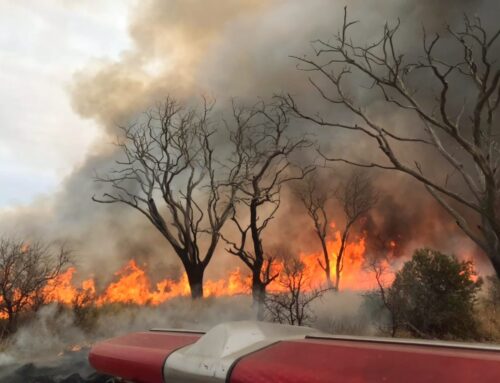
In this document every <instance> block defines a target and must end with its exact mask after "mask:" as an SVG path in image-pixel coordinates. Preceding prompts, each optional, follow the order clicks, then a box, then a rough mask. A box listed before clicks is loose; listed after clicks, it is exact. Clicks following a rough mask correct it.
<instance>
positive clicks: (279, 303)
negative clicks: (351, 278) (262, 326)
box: [265, 259, 326, 326]
mask: <svg viewBox="0 0 500 383" xmlns="http://www.w3.org/2000/svg"><path fill="white" fill-rule="evenodd" d="M304 269H305V265H304V263H303V262H301V261H300V260H298V259H291V260H287V261H286V262H285V264H284V267H283V270H282V271H281V274H280V275H279V279H278V281H279V284H280V285H281V287H283V290H282V291H281V290H280V291H279V292H275V293H269V294H267V296H266V301H265V307H266V310H267V316H268V318H269V319H270V320H271V321H273V322H278V323H287V324H291V325H297V326H302V325H304V324H306V323H308V322H310V321H311V320H313V319H314V315H313V313H312V311H311V307H310V306H311V304H312V302H314V301H315V300H316V299H318V298H320V297H321V296H322V295H323V293H324V292H325V291H326V290H318V289H314V288H312V287H311V281H310V280H309V278H308V277H307V275H306V274H305V272H304V271H305V270H304Z"/></svg>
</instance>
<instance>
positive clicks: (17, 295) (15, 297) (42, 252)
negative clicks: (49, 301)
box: [0, 239, 69, 335]
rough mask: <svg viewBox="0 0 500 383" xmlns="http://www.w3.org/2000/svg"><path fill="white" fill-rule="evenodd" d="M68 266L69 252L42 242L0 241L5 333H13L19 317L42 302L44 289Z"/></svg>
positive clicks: (0, 293) (1, 309)
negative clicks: (5, 321)
mask: <svg viewBox="0 0 500 383" xmlns="http://www.w3.org/2000/svg"><path fill="white" fill-rule="evenodd" d="M68 263H69V251H68V250H67V249H65V248H64V247H61V248H59V249H58V250H56V249H54V248H53V246H51V245H47V244H43V243H40V242H33V243H30V244H26V243H24V242H22V241H14V240H9V239H0V313H1V314H3V315H4V316H5V317H6V320H7V324H6V327H5V333H6V334H7V335H8V334H11V333H13V332H14V331H15V330H16V328H17V325H18V319H19V316H20V315H21V314H22V313H25V312H28V311H30V310H35V309H36V305H37V304H40V303H41V302H43V299H44V296H43V292H44V288H46V286H47V283H48V282H50V281H54V280H55V279H56V278H57V277H58V276H59V275H60V273H61V271H62V270H63V268H64V266H66V265H67V264H68Z"/></svg>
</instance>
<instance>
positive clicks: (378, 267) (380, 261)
mask: <svg viewBox="0 0 500 383" xmlns="http://www.w3.org/2000/svg"><path fill="white" fill-rule="evenodd" d="M384 260H385V259H384V258H375V257H372V258H370V259H369V260H368V262H367V264H366V268H367V269H368V270H370V271H372V272H373V273H374V275H375V280H376V281H377V287H378V292H377V294H378V295H379V297H380V299H381V301H382V304H383V306H384V307H385V309H386V310H387V311H388V312H389V317H390V321H391V323H390V334H391V336H392V337H395V336H396V332H397V331H398V319H397V314H396V308H395V307H393V306H392V304H391V303H390V302H389V300H388V299H387V287H386V285H385V283H384V275H386V274H387V272H388V270H387V267H386V265H385V264H384Z"/></svg>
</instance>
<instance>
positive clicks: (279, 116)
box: [225, 104, 312, 318]
mask: <svg viewBox="0 0 500 383" xmlns="http://www.w3.org/2000/svg"><path fill="white" fill-rule="evenodd" d="M233 111H234V119H235V123H236V124H235V125H236V128H235V129H234V131H233V133H232V136H231V140H232V143H233V145H234V150H235V152H236V153H237V155H236V162H237V163H240V164H241V172H240V178H239V180H238V185H237V187H238V197H237V201H238V203H239V207H240V208H239V212H237V211H236V210H234V214H233V216H232V218H231V219H232V221H233V223H234V224H235V226H236V228H237V230H238V233H239V238H238V239H236V240H231V239H228V238H225V240H226V242H227V244H228V245H229V246H228V251H229V252H230V253H231V254H233V255H236V256H237V257H239V258H240V259H241V260H242V261H243V262H244V263H245V265H246V266H247V267H248V268H249V269H250V271H251V273H252V296H253V301H254V305H255V306H256V308H257V315H258V317H259V318H262V317H263V313H264V311H263V308H264V301H265V294H266V286H267V285H268V284H269V283H270V282H271V281H273V280H274V279H275V278H276V277H277V276H278V275H277V274H276V273H273V271H272V263H273V259H272V258H271V257H269V256H267V255H266V252H265V250H264V246H263V241H262V235H263V232H264V230H265V229H266V227H267V226H268V224H269V222H270V221H271V220H272V219H273V218H274V216H275V213H276V212H277V210H278V208H279V206H280V201H281V199H280V198H281V189H282V186H283V185H284V184H286V183H287V182H289V181H292V180H296V179H301V178H303V177H304V176H305V175H306V174H307V173H308V172H309V171H311V170H312V168H311V167H305V168H301V167H299V166H296V165H294V164H293V163H292V161H291V156H292V155H293V154H295V153H296V152H298V151H300V150H301V149H303V148H306V147H308V146H310V143H309V141H308V140H307V139H304V138H298V139H293V138H290V137H288V136H287V135H286V133H287V128H288V126H289V118H288V115H287V113H286V112H285V110H284V109H283V108H281V107H280V106H277V105H265V104H259V105H258V106H256V107H254V108H251V109H243V108H239V107H237V106H234V107H233Z"/></svg>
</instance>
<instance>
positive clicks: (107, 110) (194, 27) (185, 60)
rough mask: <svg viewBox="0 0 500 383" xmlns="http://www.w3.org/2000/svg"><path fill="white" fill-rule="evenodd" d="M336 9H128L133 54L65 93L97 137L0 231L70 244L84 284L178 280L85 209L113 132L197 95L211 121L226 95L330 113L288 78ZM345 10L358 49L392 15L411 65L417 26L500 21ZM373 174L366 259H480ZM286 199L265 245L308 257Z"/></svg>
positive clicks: (159, 253)
mask: <svg viewBox="0 0 500 383" xmlns="http://www.w3.org/2000/svg"><path fill="white" fill-rule="evenodd" d="M344 5H345V3H344V2H342V1H336V0H335V1H331V0H312V1H307V2H304V1H301V0H292V1H284V0H278V1H273V2H270V1H264V0H245V1H238V2H235V1H232V0H220V1H215V0H214V1H207V0H170V1H163V0H145V1H138V2H136V4H135V5H134V6H133V9H132V10H131V12H130V15H131V16H130V22H129V32H130V38H131V40H132V44H131V48H130V49H129V50H127V51H125V52H122V54H121V56H120V57H119V59H116V60H112V61H106V62H103V61H95V62H93V63H90V64H89V65H88V66H87V67H86V68H85V69H84V70H82V71H80V72H78V73H76V74H75V75H74V81H73V82H72V84H71V86H70V98H71V102H72V106H73V108H74V110H75V111H76V113H78V114H79V115H80V116H81V117H82V118H85V119H91V120H94V121H95V122H96V123H97V124H98V126H99V127H100V129H101V133H102V134H101V139H100V140H99V142H95V143H94V145H93V146H92V148H91V150H90V151H89V153H88V155H87V157H86V159H85V161H84V162H83V163H82V164H81V165H80V166H78V167H77V168H76V169H75V170H74V171H73V173H72V174H71V175H69V176H68V177H67V178H66V180H65V181H64V183H63V185H62V187H61V190H59V191H58V192H57V193H56V194H55V195H53V196H51V197H46V198H41V199H39V200H37V201H35V202H34V203H33V204H31V205H29V206H25V207H22V208H19V209H15V210H11V211H8V212H6V213H4V214H3V216H2V219H1V224H0V225H1V226H0V228H1V229H2V231H3V232H4V233H6V234H15V235H16V236H24V235H27V236H36V237H38V238H40V237H42V238H44V239H50V240H65V241H68V242H69V243H70V244H71V247H72V248H74V249H75V261H76V263H77V265H78V268H79V271H80V272H81V275H82V277H87V276H88V275H95V276H97V277H100V278H101V279H102V281H103V283H104V282H105V281H106V280H109V279H110V278H112V272H114V271H115V270H116V269H117V268H118V267H119V266H121V265H123V264H124V262H125V261H127V260H129V259H131V258H135V259H138V260H139V261H140V262H147V263H148V264H149V265H150V266H151V267H149V269H150V270H154V275H153V277H158V278H160V277H164V276H165V274H168V275H169V276H178V275H179V270H180V269H179V267H180V262H178V260H177V258H176V257H175V255H174V254H173V252H172V251H171V250H170V248H169V247H168V245H167V243H166V241H165V240H164V239H163V238H162V237H161V236H160V235H159V234H158V233H157V232H156V230H155V229H154V228H153V227H152V226H151V225H150V223H149V222H147V221H146V220H145V219H144V217H142V216H141V215H140V214H139V213H137V212H135V211H132V210H131V209H127V208H124V207H123V206H118V205H97V204H95V203H94V202H92V201H91V196H92V195H94V194H100V193H102V192H103V190H104V189H103V188H104V186H103V185H100V184H97V183H95V182H94V181H93V178H94V175H95V171H99V172H100V173H103V174H104V173H106V171H107V170H109V169H111V168H112V167H113V162H114V160H115V159H116V158H117V155H118V154H117V152H116V150H115V148H114V147H113V146H112V145H111V142H112V141H113V140H114V137H115V135H116V134H117V129H116V128H117V126H118V125H128V124H130V123H131V122H133V121H135V120H137V119H138V118H139V117H140V115H141V113H142V112H143V111H145V110H147V109H148V108H149V107H151V106H152V105H155V104H156V103H157V102H158V101H161V100H163V99H164V98H165V97H166V96H167V95H173V96H175V97H176V98H178V99H180V100H182V101H184V102H187V103H195V102H197V101H199V96H200V95H202V94H205V95H209V96H211V97H214V98H216V99H217V100H218V102H217V112H218V113H222V114H224V115H229V114H230V109H229V108H230V100H231V98H232V97H235V98H236V99H237V100H238V101H240V102H242V103H253V102H255V101H256V100H257V98H258V97H263V98H269V97H271V96H272V95H273V94H275V93H280V92H289V93H291V94H295V95H298V99H299V100H301V101H302V102H303V105H305V106H306V107H307V108H309V109H311V110H314V111H319V112H322V113H325V114H328V113H330V112H331V111H330V110H329V109H328V106H325V105H324V104H323V105H320V104H317V103H315V100H317V98H315V97H313V96H312V95H313V94H314V92H313V90H312V89H311V87H310V86H309V85H308V82H307V76H306V75H305V74H304V73H303V72H301V71H298V70H297V69H296V62H295V61H294V60H293V59H291V58H290V57H289V56H290V55H298V56H300V55H303V54H310V53H311V49H310V41H312V40H314V39H317V38H323V39H328V38H329V37H330V36H331V35H332V34H334V33H335V32H337V31H338V29H339V27H340V22H341V18H342V16H343V7H344ZM348 6H349V8H348V11H349V14H350V17H351V18H353V19H358V20H360V21H361V22H360V23H359V25H358V27H357V28H356V29H355V32H354V37H355V38H358V39H360V41H363V39H366V36H370V37H371V36H377V35H378V34H380V32H381V31H382V28H383V24H384V23H385V22H386V21H389V22H394V21H395V20H396V19H397V18H400V20H401V25H402V27H401V33H400V36H399V46H400V47H401V49H402V50H404V51H407V52H408V53H409V55H410V56H411V55H417V54H418V53H419V49H420V48H421V41H420V40H418V39H416V38H415V37H416V36H419V34H420V31H421V27H422V24H424V25H425V27H426V28H427V29H428V30H429V31H431V32H439V31H442V30H443V28H444V26H445V24H446V23H448V24H450V25H452V26H454V25H459V23H460V22H461V21H462V15H463V12H467V13H470V14H477V15H480V16H481V17H483V23H484V24H485V25H494V24H495V20H498V19H497V18H496V17H498V14H499V12H500V4H499V3H498V2H497V1H493V0H489V1H488V0H484V1H466V0H462V1H454V0H446V1H431V0H425V1H421V0H411V1H410V0H405V1H394V0H384V1H377V2H367V1H361V0H356V1H350V2H349V3H348ZM495 15H496V16H495ZM449 54H450V55H452V54H455V52H453V51H451V52H449ZM425 86H426V84H423V85H422V87H425ZM429 86H430V85H429ZM352 91H353V92H356V91H359V90H355V89H354V88H353V89H352ZM363 101H364V102H365V103H366V104H367V105H375V106H376V105H377V100H376V99H369V98H367V97H366V98H365V99H364V100H363ZM378 113H379V115H377V118H378V119H381V120H384V121H387V123H389V124H392V125H397V126H398V127H399V126H400V128H401V130H402V131H404V130H405V129H410V128H411V126H410V125H411V121H408V120H407V117H406V116H404V115H387V114H386V113H385V111H384V110H383V109H382V108H380V109H379V110H378ZM338 117H339V118H344V119H345V118H349V117H348V116H344V115H339V116H338ZM293 129H294V131H295V133H297V134H303V133H304V132H307V133H315V134H316V136H317V138H318V140H319V141H321V142H322V149H323V150H324V151H326V152H328V153H335V155H336V156H337V157H339V156H342V154H347V153H348V154H349V156H351V157H354V158H356V156H357V155H360V154H361V153H364V154H365V155H366V152H367V151H370V150H373V156H374V157H376V155H377V154H376V153H375V150H374V149H370V148H371V145H369V144H368V143H367V142H365V141H360V140H359V139H357V138H354V137H350V136H349V134H348V133H346V132H332V131H331V130H319V128H317V127H312V126H309V125H308V124H305V123H303V122H294V126H293ZM354 142H356V145H354ZM409 154H411V155H412V157H415V155H416V156H417V157H418V156H422V163H423V164H424V166H425V164H428V163H429V162H432V158H429V157H428V156H426V154H425V153H409ZM348 171H349V169H345V168H339V169H336V170H334V172H333V174H329V175H328V176H325V182H327V183H328V184H331V185H332V188H333V187H334V186H335V185H336V184H337V183H338V181H339V180H341V179H342V177H345V175H346V174H347V173H348ZM373 176H374V179H375V181H374V182H375V184H376V186H377V187H378V189H379V192H380V195H381V199H380V202H379V204H378V207H377V208H376V209H375V211H374V212H373V213H372V215H371V216H370V217H369V219H368V220H367V221H366V222H365V223H364V226H363V228H362V229H364V230H365V231H366V232H367V235H368V239H369V243H368V246H369V250H370V251H372V252H376V251H380V250H381V249H382V251H383V249H386V247H387V244H388V243H389V241H391V240H395V241H397V242H398V251H399V252H400V253H401V255H404V254H406V255H408V252H409V251H410V249H413V248H415V247H418V246H431V247H432V246H435V247H438V248H440V249H441V250H446V251H451V252H459V251H460V252H464V249H466V250H465V253H467V254H477V253H478V251H477V249H476V248H475V247H474V246H473V245H472V243H471V242H470V241H468V240H467V239H466V238H465V237H464V236H463V235H462V234H461V233H460V231H459V230H458V228H457V227H456V225H455V224H454V222H453V221H452V220H451V219H450V218H449V217H448V216H447V215H446V214H445V213H444V212H442V211H441V210H440V208H439V206H437V205H436V203H435V202H434V201H433V200H432V199H431V197H429V196H428V195H427V194H425V191H424V190H423V187H421V186H419V185H416V184H415V183H414V182H413V181H411V180H410V179H409V178H407V177H404V176H400V175H394V174H393V175H391V177H387V174H386V173H383V172H380V173H374V174H373ZM285 195H286V198H285V200H284V203H283V206H282V208H281V209H280V212H279V215H278V217H277V218H276V220H275V221H274V223H273V224H272V225H271V226H270V228H269V233H268V234H267V237H266V241H268V243H269V245H270V246H271V247H272V246H285V247H286V248H287V249H289V251H290V252H295V253H299V252H301V251H306V250H307V251H312V250H317V245H316V242H315V241H314V237H313V232H312V229H313V228H312V225H311V224H310V222H309V221H308V219H309V218H308V217H307V216H306V214H305V212H304V211H303V210H302V209H301V207H300V206H298V205H297V202H296V201H295V199H294V197H293V194H292V193H290V192H286V194H285ZM333 217H334V220H335V221H336V222H338V223H339V225H340V224H341V222H342V218H341V216H340V215H339V214H335V213H334V214H333ZM304 228H309V229H304ZM479 259H480V258H479ZM237 265H239V262H238V261H237V260H236V259H234V258H231V257H230V256H229V255H227V254H226V253H225V251H224V248H223V246H221V245H220V246H219V248H218V253H217V254H216V255H215V257H214V260H213V263H212V264H211V265H210V266H209V268H208V270H207V272H208V276H211V275H213V276H215V277H220V276H221V270H227V268H234V266H237Z"/></svg>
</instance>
